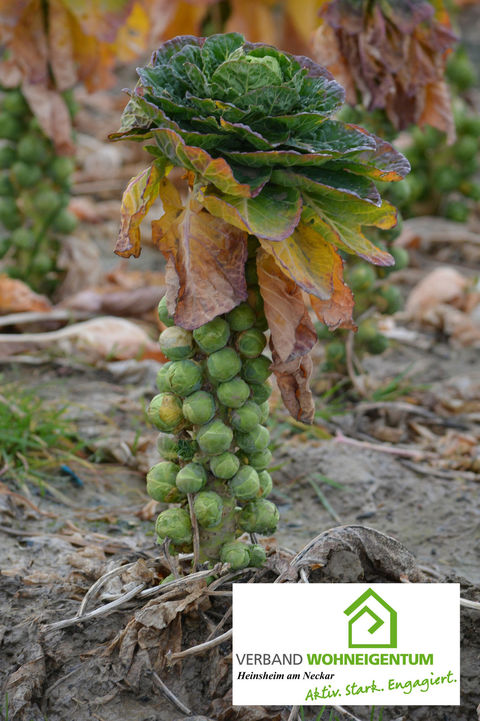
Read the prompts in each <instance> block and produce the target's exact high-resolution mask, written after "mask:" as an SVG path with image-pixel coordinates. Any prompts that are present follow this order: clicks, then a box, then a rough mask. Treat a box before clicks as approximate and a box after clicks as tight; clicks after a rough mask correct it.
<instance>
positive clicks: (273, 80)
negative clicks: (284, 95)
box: [210, 57, 282, 101]
mask: <svg viewBox="0 0 480 721" xmlns="http://www.w3.org/2000/svg"><path fill="white" fill-rule="evenodd" d="M259 60H260V59H259ZM281 80H282V78H281V76H280V75H279V73H277V72H275V70H274V69H272V68H270V67H268V65H266V64H265V63H264V62H261V61H260V62H250V61H249V60H248V59H247V58H246V57H243V58H239V59H235V60H226V61H225V62H224V63H222V64H221V65H219V66H218V68H217V69H216V70H215V72H214V73H213V74H212V76H211V79H210V81H211V84H212V92H213V93H214V95H215V97H216V98H219V99H220V100H227V101H231V100H232V99H235V100H238V99H239V98H241V97H242V96H243V95H245V94H246V93H249V92H251V91H252V90H258V89H259V88H265V87H267V86H269V85H277V84H278V83H279V82H281Z"/></svg>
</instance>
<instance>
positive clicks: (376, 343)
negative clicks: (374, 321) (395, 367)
mask: <svg viewBox="0 0 480 721" xmlns="http://www.w3.org/2000/svg"><path fill="white" fill-rule="evenodd" d="M387 348H388V338H387V337H386V336H384V335H383V334H382V333H377V335H376V336H375V338H372V339H371V340H369V341H368V343H367V350H368V352H369V353H372V354H373V355H380V354H381V353H384V352H385V351H386V350H387Z"/></svg>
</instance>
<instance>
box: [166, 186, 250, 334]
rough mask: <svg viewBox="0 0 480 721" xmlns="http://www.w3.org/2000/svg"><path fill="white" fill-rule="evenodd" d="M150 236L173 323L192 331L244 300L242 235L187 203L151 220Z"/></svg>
mask: <svg viewBox="0 0 480 721" xmlns="http://www.w3.org/2000/svg"><path fill="white" fill-rule="evenodd" d="M162 199H163V196H162ZM164 207H165V205H164ZM152 238H153V241H154V243H155V244H156V245H157V246H158V247H159V248H160V250H161V251H162V253H163V255H164V256H165V258H166V260H167V269H166V274H165V281H166V286H167V291H166V301H167V308H168V311H169V313H170V314H171V315H172V316H173V317H174V318H175V322H176V323H177V324H178V325H180V326H182V327H183V328H189V329H194V328H198V327H199V326H201V325H203V324H204V323H207V322H208V321H210V320H212V319H213V318H215V317H216V316H217V315H221V314H222V313H228V311H230V310H232V308H234V307H235V306H236V305H238V304H239V303H241V302H242V301H244V300H246V298H247V286H246V282H245V271H244V267H245V262H246V259H247V234H246V233H245V232H244V231H242V230H239V229H238V228H234V227H233V226H232V225H230V224H229V223H226V222H225V221H223V220H221V219H220V218H215V217H214V216H213V215H210V213H208V212H207V211H205V210H203V209H202V207H201V206H200V205H199V204H198V203H196V202H195V201H194V200H193V199H190V201H189V202H188V203H187V205H186V206H185V207H184V208H183V209H182V210H181V211H179V212H178V211H176V210H175V207H174V206H171V207H170V210H168V209H166V212H165V214H164V216H162V218H160V220H156V221H153V223H152Z"/></svg>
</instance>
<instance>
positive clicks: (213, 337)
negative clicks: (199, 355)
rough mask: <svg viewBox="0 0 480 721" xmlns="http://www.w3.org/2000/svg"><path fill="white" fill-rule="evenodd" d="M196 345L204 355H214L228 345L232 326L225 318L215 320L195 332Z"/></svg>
mask: <svg viewBox="0 0 480 721" xmlns="http://www.w3.org/2000/svg"><path fill="white" fill-rule="evenodd" d="M193 337H194V340H195V343H196V344H197V345H198V347H199V348H200V350H202V351H203V352H204V353H214V352H215V351H217V350H220V349H221V348H223V347H224V346H226V345H227V342H228V339H229V337H230V326H229V325H228V323H227V321H226V320H224V319H223V318H214V319H213V320H211V321H210V322H209V323H205V325H202V326H200V328H196V329H195V330H194V331H193Z"/></svg>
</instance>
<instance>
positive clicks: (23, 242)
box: [11, 228, 35, 250]
mask: <svg viewBox="0 0 480 721" xmlns="http://www.w3.org/2000/svg"><path fill="white" fill-rule="evenodd" d="M11 240H12V244H13V245H14V246H15V247H16V248H23V249H25V250H29V249H30V248H33V247H34V245H35V233H34V232H33V231H32V230H30V229H29V228H17V229H16V230H14V231H13V233H12V235H11Z"/></svg>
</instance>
